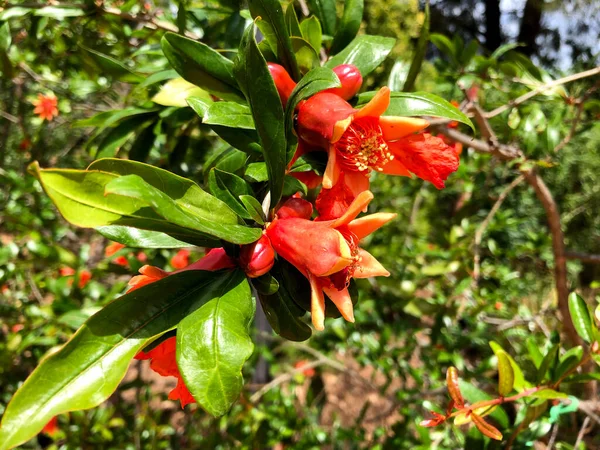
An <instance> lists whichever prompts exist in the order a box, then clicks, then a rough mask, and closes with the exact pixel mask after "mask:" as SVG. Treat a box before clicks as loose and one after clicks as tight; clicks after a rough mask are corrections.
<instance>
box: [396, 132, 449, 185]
mask: <svg viewBox="0 0 600 450" xmlns="http://www.w3.org/2000/svg"><path fill="white" fill-rule="evenodd" d="M389 148H390V150H391V151H392V152H393V153H394V157H395V158H397V159H398V160H399V161H400V162H401V163H402V164H403V165H404V166H405V167H406V168H407V169H408V170H410V171H411V172H412V173H414V174H415V175H416V176H418V177H419V178H421V179H423V180H426V181H429V182H431V183H432V184H433V185H434V186H435V187H436V188H438V189H442V188H443V187H444V181H445V180H446V179H447V178H448V176H449V175H450V174H451V173H453V172H456V170H457V169H458V163H459V159H458V156H457V155H456V152H455V150H454V149H453V148H452V147H450V146H449V145H447V144H446V143H445V142H444V141H443V140H442V139H440V138H439V137H436V136H432V135H431V134H429V133H421V134H416V135H413V136H407V137H406V138H403V139H401V140H399V141H396V142H390V143H389Z"/></svg>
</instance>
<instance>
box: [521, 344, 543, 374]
mask: <svg viewBox="0 0 600 450" xmlns="http://www.w3.org/2000/svg"><path fill="white" fill-rule="evenodd" d="M525 344H526V346H527V351H528V352H529V357H530V358H531V362H533V365H534V366H535V367H536V368H539V367H540V364H541V363H542V360H543V359H544V355H542V352H541V351H540V348H539V344H538V343H537V342H536V339H535V337H533V336H529V337H528V338H527V340H526V341H525Z"/></svg>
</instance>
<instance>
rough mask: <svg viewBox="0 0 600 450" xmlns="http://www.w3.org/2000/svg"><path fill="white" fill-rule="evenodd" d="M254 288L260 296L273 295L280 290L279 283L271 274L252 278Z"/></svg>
mask: <svg viewBox="0 0 600 450" xmlns="http://www.w3.org/2000/svg"><path fill="white" fill-rule="evenodd" d="M250 281H251V283H252V286H253V287H254V288H255V289H256V291H257V292H258V293H260V294H265V295H272V294H274V293H275V292H277V291H278V290H279V282H278V281H277V280H276V279H275V278H274V277H273V276H271V274H270V273H267V274H265V275H261V276H260V277H256V278H250Z"/></svg>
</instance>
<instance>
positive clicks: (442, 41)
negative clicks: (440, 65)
mask: <svg viewBox="0 0 600 450" xmlns="http://www.w3.org/2000/svg"><path fill="white" fill-rule="evenodd" d="M429 40H430V41H431V43H432V44H433V45H435V46H436V47H437V48H438V50H439V51H440V52H442V53H443V54H445V55H446V56H448V57H449V58H450V60H451V61H452V62H453V63H454V64H455V65H458V59H457V57H456V49H455V47H454V44H453V43H452V41H451V40H450V39H448V38H447V37H446V36H444V35H443V34H438V33H431V35H430V36H429Z"/></svg>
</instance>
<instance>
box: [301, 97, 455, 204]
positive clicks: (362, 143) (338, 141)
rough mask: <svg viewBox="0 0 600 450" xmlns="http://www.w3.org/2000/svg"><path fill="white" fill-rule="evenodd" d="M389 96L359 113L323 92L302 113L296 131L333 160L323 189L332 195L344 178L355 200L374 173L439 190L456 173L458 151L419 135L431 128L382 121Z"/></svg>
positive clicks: (410, 121) (402, 120)
mask: <svg viewBox="0 0 600 450" xmlns="http://www.w3.org/2000/svg"><path fill="white" fill-rule="evenodd" d="M390 95H391V94H390V90H389V88H387V87H383V88H381V89H380V91H379V92H378V93H377V94H376V95H375V96H374V97H373V98H372V99H371V101H370V102H369V103H367V104H366V105H365V106H363V107H362V108H361V109H359V110H355V109H353V108H352V106H351V105H350V104H349V103H348V102H346V101H345V100H344V99H342V98H341V97H339V96H337V95H335V94H331V93H327V92H320V93H318V94H316V95H314V96H313V97H311V98H310V99H308V100H307V101H306V102H304V103H303V104H302V105H301V106H300V108H299V110H298V121H297V127H296V131H297V133H298V136H299V137H300V138H301V139H303V140H304V141H306V142H307V143H309V144H311V145H315V146H318V147H321V148H322V149H325V150H327V152H328V154H329V157H328V162H327V168H326V169H325V174H324V177H323V187H324V188H325V189H331V188H332V187H333V186H334V185H335V184H337V182H338V180H339V178H340V174H341V173H342V172H344V173H345V174H346V177H345V183H346V184H347V186H348V187H349V188H350V189H351V190H352V192H353V193H354V194H355V195H356V194H358V193H359V192H362V191H364V190H367V189H368V187H369V178H368V177H369V174H370V173H371V171H373V170H375V171H378V172H383V173H387V174H389V175H402V176H410V174H411V173H414V174H415V175H417V176H418V177H419V178H422V179H424V180H427V181H430V182H431V183H433V185H434V186H436V187H437V188H438V189H441V188H443V187H444V180H445V179H446V178H448V176H449V175H450V174H451V173H452V172H454V171H456V169H457V168H458V158H457V156H456V154H455V152H454V151H452V149H451V148H450V147H448V146H447V145H446V144H445V143H444V142H443V141H442V140H441V139H440V138H438V137H434V136H431V135H430V134H428V133H419V134H414V133H416V132H421V131H422V130H423V129H425V128H426V127H427V126H428V125H429V123H428V122H427V121H426V120H424V119H418V118H414V117H399V116H383V115H382V114H383V113H384V112H385V111H386V110H387V108H388V106H389V103H390Z"/></svg>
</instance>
